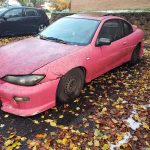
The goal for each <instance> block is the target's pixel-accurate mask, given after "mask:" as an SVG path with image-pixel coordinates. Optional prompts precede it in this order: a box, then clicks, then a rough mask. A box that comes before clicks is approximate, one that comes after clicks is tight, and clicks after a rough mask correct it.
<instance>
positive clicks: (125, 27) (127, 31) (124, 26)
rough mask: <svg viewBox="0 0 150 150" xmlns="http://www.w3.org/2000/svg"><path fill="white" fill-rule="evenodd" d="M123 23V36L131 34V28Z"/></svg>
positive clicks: (126, 23)
mask: <svg viewBox="0 0 150 150" xmlns="http://www.w3.org/2000/svg"><path fill="white" fill-rule="evenodd" d="M122 23H123V30H124V36H127V35H129V34H131V33H132V32H133V29H132V26H131V25H130V24H129V23H128V22H125V21H122Z"/></svg>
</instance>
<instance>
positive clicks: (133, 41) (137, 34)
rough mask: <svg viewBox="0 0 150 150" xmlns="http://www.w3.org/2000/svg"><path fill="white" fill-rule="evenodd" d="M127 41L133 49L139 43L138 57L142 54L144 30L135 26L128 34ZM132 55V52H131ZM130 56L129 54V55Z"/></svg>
mask: <svg viewBox="0 0 150 150" xmlns="http://www.w3.org/2000/svg"><path fill="white" fill-rule="evenodd" d="M129 41H130V46H131V49H132V52H133V50H134V49H135V47H136V46H137V45H138V44H139V43H141V49H140V57H142V55H143V49H144V32H143V31H142V30H141V29H139V28H137V29H136V30H134V31H133V33H132V34H131V35H129ZM131 55H132V53H131ZM130 58H131V56H130Z"/></svg>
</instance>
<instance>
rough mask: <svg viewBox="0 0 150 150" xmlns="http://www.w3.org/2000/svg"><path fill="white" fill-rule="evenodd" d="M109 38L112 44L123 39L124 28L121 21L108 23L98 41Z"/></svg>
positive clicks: (103, 27) (104, 25)
mask: <svg viewBox="0 0 150 150" xmlns="http://www.w3.org/2000/svg"><path fill="white" fill-rule="evenodd" d="M100 38H107V39H110V41H111V42H113V41H116V40H118V39H120V38H122V28H121V24H120V22H119V20H109V21H106V22H105V23H104V24H103V26H102V28H101V31H100V33H99V36H98V39H100Z"/></svg>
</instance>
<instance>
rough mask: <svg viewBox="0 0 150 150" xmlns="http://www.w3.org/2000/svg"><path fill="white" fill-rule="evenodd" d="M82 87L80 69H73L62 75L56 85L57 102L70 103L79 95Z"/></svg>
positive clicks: (81, 72) (82, 80) (82, 75)
mask: <svg viewBox="0 0 150 150" xmlns="http://www.w3.org/2000/svg"><path fill="white" fill-rule="evenodd" d="M83 86H84V72H83V71H82V70H81V69H80V68H76V69H73V70H71V71H69V72H68V73H67V74H66V75H64V76H63V77H62V78H61V80H60V82H59V85H58V89H57V100H58V101H60V102H63V103H67V102H71V101H73V100H74V99H75V98H76V97H78V96H79V95H80V91H81V90H82V88H83Z"/></svg>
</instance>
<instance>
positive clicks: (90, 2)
mask: <svg viewBox="0 0 150 150" xmlns="http://www.w3.org/2000/svg"><path fill="white" fill-rule="evenodd" d="M141 8H142V9H145V8H150V0H72V1H71V10H72V11H75V12H76V11H94V10H97V11H98V10H108V9H141Z"/></svg>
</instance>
